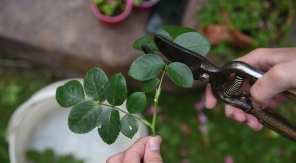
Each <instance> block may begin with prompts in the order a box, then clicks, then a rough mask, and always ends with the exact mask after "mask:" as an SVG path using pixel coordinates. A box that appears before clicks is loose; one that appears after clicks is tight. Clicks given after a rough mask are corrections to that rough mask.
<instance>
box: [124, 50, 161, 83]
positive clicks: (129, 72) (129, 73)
mask: <svg viewBox="0 0 296 163" xmlns="http://www.w3.org/2000/svg"><path fill="white" fill-rule="evenodd" d="M147 55H149V56H152V55H153V56H156V57H159V58H160V59H161V60H162V61H163V59H162V58H161V57H160V56H158V55H155V54H151V53H148V54H144V55H142V56H140V57H138V58H137V59H136V60H138V59H141V58H143V57H146V56H147ZM134 64H135V61H134V62H133V63H132V64H131V67H132V66H133V65H134ZM156 66H159V67H161V66H163V67H165V62H164V61H163V63H161V64H155V65H153V66H149V67H145V68H142V69H140V70H138V71H141V70H145V69H146V68H151V67H156ZM160 71H161V70H160ZM132 72H133V71H131V69H129V71H128V75H130V76H131V77H132V78H134V79H136V80H140V81H147V80H150V79H152V78H154V77H155V76H157V75H155V76H153V77H150V78H147V79H138V78H135V77H134V75H133V73H132ZM149 72H150V71H149Z"/></svg>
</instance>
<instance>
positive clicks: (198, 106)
mask: <svg viewBox="0 0 296 163" xmlns="http://www.w3.org/2000/svg"><path fill="white" fill-rule="evenodd" d="M205 106H206V99H205V98H204V97H203V98H202V99H201V100H200V101H198V102H197V103H196V104H195V109H196V110H197V111H201V110H202V109H204V108H205Z"/></svg>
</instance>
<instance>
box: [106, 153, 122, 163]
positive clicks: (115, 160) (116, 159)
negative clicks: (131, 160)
mask: <svg viewBox="0 0 296 163" xmlns="http://www.w3.org/2000/svg"><path fill="white" fill-rule="evenodd" d="M123 153H124V152H120V153H118V154H116V155H113V156H111V157H109V158H108V159H107V161H106V163H121V162H122V158H123Z"/></svg>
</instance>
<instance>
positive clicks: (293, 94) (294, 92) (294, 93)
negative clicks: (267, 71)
mask: <svg viewBox="0 0 296 163" xmlns="http://www.w3.org/2000/svg"><path fill="white" fill-rule="evenodd" d="M282 95H284V96H286V97H288V98H290V99H292V100H296V89H287V90H286V91H284V92H283V93H282Z"/></svg>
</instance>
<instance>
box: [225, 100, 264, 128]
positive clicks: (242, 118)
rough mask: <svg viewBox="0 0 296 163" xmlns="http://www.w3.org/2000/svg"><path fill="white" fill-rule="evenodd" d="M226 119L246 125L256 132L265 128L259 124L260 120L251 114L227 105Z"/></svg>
mask: <svg viewBox="0 0 296 163" xmlns="http://www.w3.org/2000/svg"><path fill="white" fill-rule="evenodd" d="M225 114H226V117H228V118H230V119H233V120H235V121H238V122H242V123H245V124H246V125H247V126H249V127H250V128H252V129H253V130H255V131H259V130H261V129H262V128H263V125H262V124H261V123H259V121H258V119H257V118H256V117H254V116H253V115H251V114H247V113H245V112H244V111H243V110H241V109H238V108H235V107H233V106H231V105H225Z"/></svg>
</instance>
